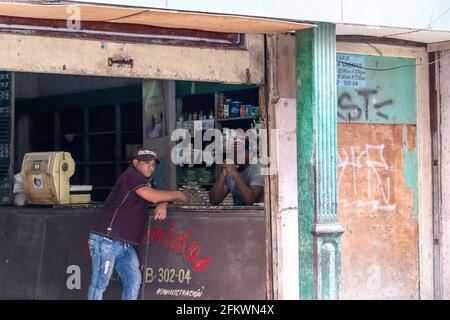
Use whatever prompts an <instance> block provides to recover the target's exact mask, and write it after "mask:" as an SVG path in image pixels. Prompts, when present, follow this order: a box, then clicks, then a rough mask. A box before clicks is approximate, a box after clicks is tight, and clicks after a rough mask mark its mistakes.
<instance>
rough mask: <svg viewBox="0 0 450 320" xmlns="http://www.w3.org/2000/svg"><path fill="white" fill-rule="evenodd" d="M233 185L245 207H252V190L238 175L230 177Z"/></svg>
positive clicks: (253, 201)
mask: <svg viewBox="0 0 450 320" xmlns="http://www.w3.org/2000/svg"><path fill="white" fill-rule="evenodd" d="M232 177H233V180H234V184H235V186H236V189H237V191H238V193H239V195H240V196H241V198H242V200H244V203H245V204H246V205H252V204H253V203H255V196H254V195H253V191H252V189H251V188H250V187H249V186H248V185H247V184H246V183H245V181H244V180H243V179H242V177H241V176H240V175H239V173H237V172H236V173H234V174H233V175H232Z"/></svg>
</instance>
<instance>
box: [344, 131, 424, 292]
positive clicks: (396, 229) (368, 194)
mask: <svg viewBox="0 0 450 320" xmlns="http://www.w3.org/2000/svg"><path fill="white" fill-rule="evenodd" d="M415 137H416V128H415V125H406V124H404V125H401V124H397V125H396V124H393V125H392V124H375V125H373V124H342V123H340V124H338V156H339V157H338V188H339V189H338V190H339V197H338V212H339V223H340V224H341V225H342V226H343V227H344V229H345V232H344V234H343V236H342V251H341V252H342V253H341V255H342V256H341V257H342V260H341V264H342V267H341V270H342V282H341V298H343V299H411V298H413V299H417V298H418V297H419V287H418V285H419V279H418V277H419V248H418V236H419V235H418V219H417V216H416V215H415V208H414V207H415V203H416V201H415V199H414V194H415V192H414V189H415V187H417V185H416V186H414V185H413V184H412V185H409V184H410V181H408V180H410V179H408V177H409V178H411V177H410V175H411V172H410V169H409V168H410V167H412V168H413V169H411V170H414V163H413V164H411V163H409V161H411V159H410V156H411V153H413V152H414V150H415V148H416V139H415ZM415 172H416V174H417V165H416V166H415ZM416 183H417V181H416ZM416 205H417V204H416Z"/></svg>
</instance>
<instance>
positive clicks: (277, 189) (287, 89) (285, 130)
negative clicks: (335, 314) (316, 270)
mask: <svg viewBox="0 0 450 320" xmlns="http://www.w3.org/2000/svg"><path fill="white" fill-rule="evenodd" d="M270 43H271V45H273V46H274V47H272V49H273V51H271V53H270V57H271V61H274V62H275V64H274V65H273V66H272V67H273V68H274V69H271V70H272V72H273V73H271V74H272V75H273V76H274V77H273V79H274V82H273V85H272V87H271V88H272V90H271V97H272V99H273V101H272V102H271V103H270V104H269V108H270V110H269V117H272V118H271V120H269V122H270V125H271V127H272V128H274V129H276V130H277V132H276V134H277V135H278V143H277V144H276V163H277V170H276V174H275V175H273V176H271V177H270V183H271V190H270V197H271V198H272V202H273V206H272V223H273V226H274V229H275V232H276V234H273V240H274V241H275V248H276V249H275V250H274V251H273V261H274V265H275V270H274V282H275V284H274V287H275V298H276V299H298V298H299V287H298V285H299V257H298V250H299V246H298V199H297V192H296V190H297V151H296V150H297V142H296V141H297V140H296V132H297V131H296V112H297V110H296V107H297V106H296V98H295V97H296V85H295V84H296V80H295V54H296V50H295V37H293V36H289V35H278V36H277V38H276V41H274V42H270ZM272 59H273V60H272Z"/></svg>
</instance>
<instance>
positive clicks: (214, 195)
mask: <svg viewBox="0 0 450 320" xmlns="http://www.w3.org/2000/svg"><path fill="white" fill-rule="evenodd" d="M224 183H225V175H224V174H223V173H221V174H220V175H219V178H218V179H217V181H216V183H215V184H214V186H213V188H212V189H211V193H210V197H209V202H211V204H212V205H216V204H218V203H220V202H222V200H223V199H221V198H222V196H223V186H224Z"/></svg>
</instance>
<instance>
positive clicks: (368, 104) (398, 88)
mask: <svg viewBox="0 0 450 320" xmlns="http://www.w3.org/2000/svg"><path fill="white" fill-rule="evenodd" d="M336 60H337V62H336V87H337V97H338V99H337V118H338V121H339V122H346V123H349V122H350V123H378V124H382V123H383V124H384V123H389V124H414V123H415V119H416V99H415V94H414V92H415V87H416V86H415V85H416V83H415V80H416V75H415V68H414V67H408V68H401V69H398V68H396V67H397V66H399V65H411V66H414V65H415V61H414V59H411V58H400V57H385V56H368V55H357V54H344V53H338V54H337V55H336ZM379 70H383V71H384V72H380V71H379Z"/></svg>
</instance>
